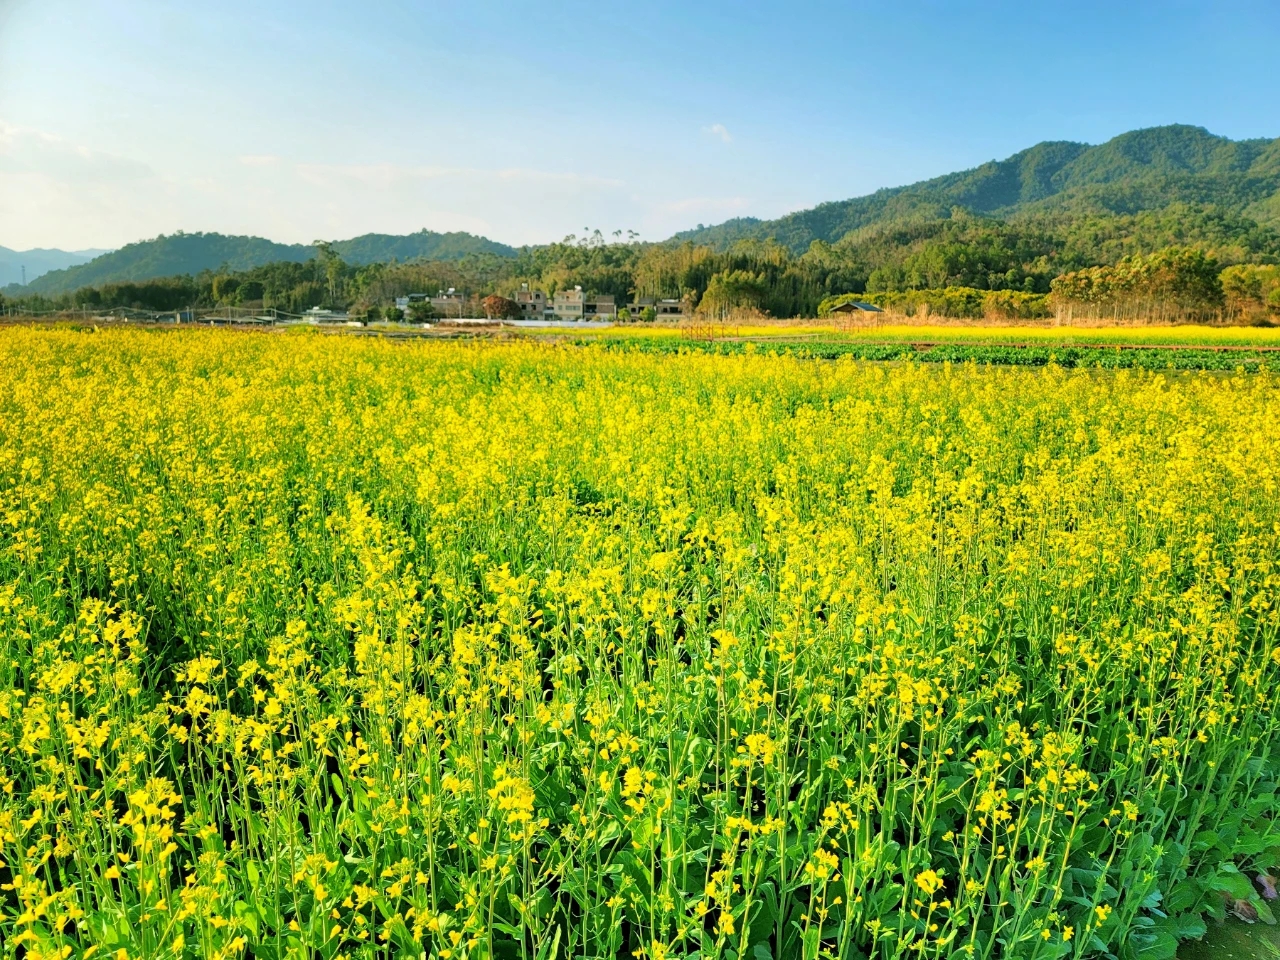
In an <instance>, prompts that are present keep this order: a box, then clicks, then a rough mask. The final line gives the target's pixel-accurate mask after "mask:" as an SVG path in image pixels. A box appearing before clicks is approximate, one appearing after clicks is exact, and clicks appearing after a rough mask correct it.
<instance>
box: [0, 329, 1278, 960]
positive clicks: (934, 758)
mask: <svg viewBox="0 0 1280 960" xmlns="http://www.w3.org/2000/svg"><path fill="white" fill-rule="evenodd" d="M949 329H950V328H949ZM1091 333H1096V331H1091ZM1124 333H1125V334H1127V335H1132V333H1131V331H1124ZM1251 334H1252V335H1256V332H1251ZM881 335H883V332H881ZM1278 472H1280V396H1278V394H1277V381H1276V380H1275V378H1274V377H1273V376H1272V375H1270V374H1267V373H1260V374H1230V373H1228V374H1214V375H1209V374H1194V373H1192V374H1180V375H1177V376H1166V375H1163V374H1155V373H1141V372H1128V371H1120V372H1101V373H1100V372H1098V371H1096V370H1092V371H1083V370H1082V371H1079V372H1074V371H1064V370H1062V369H1059V368H1057V367H1055V366H1048V367H1046V368H1041V369H1035V370H1032V369H1026V368H1000V367H981V368H980V367H977V366H972V365H968V366H966V365H924V364H917V363H912V362H905V363H899V364H895V365H893V366H883V365H876V364H869V363H857V362H853V361H850V360H836V361H815V360H804V359H798V358H795V357H788V356H767V355H764V354H763V353H749V354H744V355H741V356H717V355H712V354H707V353H684V354H659V353H648V352H642V351H630V352H626V351H618V350H606V349H600V348H598V347H595V348H593V347H575V346H569V345H566V344H555V343H536V342H529V341H527V340H520V341H514V342H491V343H464V342H389V341H383V340H377V339H372V338H370V339H362V338H354V337H339V336H332V337H330V336H302V335H300V336H283V335H280V336H273V335H268V334H243V333H233V332H219V331H212V330H197V331H185V332H172V331H170V332H163V333H162V332H150V333H148V332H140V331H108V332H100V333H96V334H95V333H76V332H70V331H34V330H22V329H6V330H0V861H2V865H0V888H2V889H0V944H3V946H2V948H0V949H2V950H3V955H4V956H6V957H12V958H19V957H21V958H31V960H36V958H55V957H56V958H63V957H88V956H99V957H112V958H118V960H128V958H147V960H151V958H178V957H184V958H197V957H250V956H251V957H254V958H284V957H323V958H336V957H343V956H345V957H367V958H374V957H379V958H381V957H386V958H391V957H397V958H398V957H422V956H427V957H434V958H442V960H457V958H477V960H478V958H485V960H488V958H520V960H553V958H566V960H567V958H582V957H595V958H604V957H609V958H612V957H625V956H634V957H640V958H645V960H670V958H675V957H688V958H692V957H698V958H734V960H766V958H775V960H784V958H804V960H817V958H821V957H839V958H851V960H852V958H861V960H869V958H878V960H887V958H917V957H927V958H935V960H943V958H951V957H961V958H964V957H979V958H1018V960H1047V958H1063V957H1073V958H1082V957H1119V958H1125V960H1139V958H1149V960H1157V958H1170V957H1172V956H1173V954H1174V951H1175V949H1176V946H1177V942H1178V940H1179V939H1185V938H1195V937H1197V936H1199V935H1201V934H1202V933H1203V932H1204V930H1205V919H1204V918H1205V917H1206V916H1215V917H1221V916H1222V915H1223V914H1224V913H1226V912H1227V911H1228V910H1235V911H1246V910H1253V911H1256V912H1257V913H1258V914H1259V915H1260V916H1261V917H1263V918H1264V919H1266V918H1268V917H1269V916H1270V914H1269V910H1268V906H1267V903H1266V901H1265V900H1263V899H1262V898H1261V897H1259V895H1258V891H1259V889H1260V888H1259V887H1257V886H1255V883H1254V878H1255V877H1256V876H1257V875H1258V874H1260V873H1262V874H1265V873H1266V872H1267V871H1268V870H1271V869H1272V868H1273V867H1274V866H1275V865H1276V863H1277V860H1278V859H1280V829H1278V828H1277V826H1276V825H1275V820H1274V818H1275V812H1276V808H1277V802H1278V801H1277V796H1276V791H1277V774H1278V773H1280V759H1278V758H1277V756H1276V746H1277V743H1278V727H1280V720H1278V719H1277V718H1276V712H1275V710H1274V703H1275V696H1276V690H1277V680H1278V679H1280V644H1278V640H1277V632H1278V628H1280V614H1278V613H1277V603H1278V602H1280V570H1278V569H1277V562H1278V561H1280V498H1278V496H1277V494H1278V492H1280V491H1278V490H1277V478H1278Z"/></svg>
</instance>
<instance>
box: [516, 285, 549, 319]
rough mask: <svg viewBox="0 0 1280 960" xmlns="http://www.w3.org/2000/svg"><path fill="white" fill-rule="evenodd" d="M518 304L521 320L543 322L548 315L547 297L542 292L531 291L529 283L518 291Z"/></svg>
mask: <svg viewBox="0 0 1280 960" xmlns="http://www.w3.org/2000/svg"><path fill="white" fill-rule="evenodd" d="M516 303H517V304H519V305H520V319H521V320H542V319H544V318H545V317H546V315H547V295H546V294H545V293H543V292H542V291H541V290H530V289H529V285H528V284H527V283H522V284H520V289H519V290H517V291H516Z"/></svg>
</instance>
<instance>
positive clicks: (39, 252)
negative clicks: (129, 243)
mask: <svg viewBox="0 0 1280 960" xmlns="http://www.w3.org/2000/svg"><path fill="white" fill-rule="evenodd" d="M110 252H111V251H109V250H43V249H39V248H37V249H35V250H10V249H9V248H8V247H0V287H7V286H8V285H9V284H11V283H16V284H21V283H22V280H23V276H24V272H25V276H26V280H27V282H28V283H30V282H31V281H32V280H35V279H36V278H37V277H40V276H43V275H44V274H46V273H48V272H49V271H50V270H62V269H65V268H66V267H74V266H77V265H79V264H81V263H88V262H89V261H90V260H92V259H93V258H94V257H99V256H101V255H102V254H104V253H110ZM24 268H25V271H24Z"/></svg>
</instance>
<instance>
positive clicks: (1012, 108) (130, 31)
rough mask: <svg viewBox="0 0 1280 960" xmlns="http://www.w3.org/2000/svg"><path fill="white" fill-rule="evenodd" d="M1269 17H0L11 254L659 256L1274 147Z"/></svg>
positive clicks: (84, 3)
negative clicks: (717, 234) (1123, 152)
mask: <svg viewBox="0 0 1280 960" xmlns="http://www.w3.org/2000/svg"><path fill="white" fill-rule="evenodd" d="M1278 61H1280V3H1277V2H1276V0H1255V2H1238V3H1231V2H1219V3H1203V2H1201V3H1186V2H1151V0H1130V2H1126V3H1117V2H1114V0H1111V2H1105V3H1102V2H1093V0H1084V2H1074V3H1056V2H1044V3H1031V2H1022V3H1012V2H985V3H977V2H971V3H941V2H897V3H834V2H817V3H804V2H792V3H779V2H750V0H737V2H720V0H715V2H696V0H685V2H674V0H673V2H654V3H618V2H608V0H595V2H590V3H588V2H582V0H561V2H550V0H543V2H524V0H520V2H493V0H448V2H418V3H410V2H391V0H363V2H360V3H337V2H330V0H306V2H302V0H253V2H245V0H222V2H217V3H212V4H199V3H192V2H189V0H183V2H159V0H133V2H125V0H112V2H106V0H0V245H4V246H9V247H13V248H19V249H21V248H27V247H33V246H57V247H62V248H64V249H79V248H86V247H109V246H117V245H120V244H123V243H126V242H129V241H131V240H135V239H140V238H144V237H149V236H154V235H156V234H158V233H161V232H166V233H167V232H172V231H175V230H179V229H182V230H187V231H195V230H217V231H222V232H229V233H251V234H257V235H261V236H267V237H271V238H272V239H276V240H281V241H290V242H298V241H310V240H313V239H316V238H331V239H338V238H345V237H349V236H353V235H356V234H359V233H365V232H370V231H380V232H390V233H405V232H409V231H412V230H416V229H420V228H422V227H428V228H431V229H436V230H470V231H472V232H476V233H482V234H485V235H487V236H490V237H493V238H494V239H497V240H504V241H507V242H510V243H517V244H518V243H536V242H545V241H548V240H553V239H559V238H560V237H562V236H564V235H565V234H567V233H571V232H575V233H576V232H581V230H582V228H583V227H590V228H599V229H601V230H603V231H605V232H606V233H608V232H612V231H614V230H619V229H621V230H627V229H631V230H636V231H638V232H639V233H640V234H641V236H643V237H644V238H645V239H651V240H658V239H664V238H665V237H667V236H669V235H670V234H671V233H672V232H674V231H676V230H678V229H683V228H686V227H691V226H694V225H696V224H698V223H700V222H701V223H716V222H720V221H722V220H725V219H727V218H729V217H733V216H741V215H753V216H760V217H774V216H778V215H780V214H782V213H785V212H788V211H791V210H796V209H802V208H804V207H808V206H812V205H814V204H816V203H820V202H822V201H825V200H838V199H844V198H847V197H851V196H857V195H860V194H864V193H868V192H870V191H872V190H875V189H877V188H879V187H884V186H893V185H898V184H903V183H909V182H913V181H916V180H920V179H923V178H926V177H930V176H935V175H938V174H942V173H948V172H951V171H953V170H958V169H964V168H968V167H972V166H975V165H977V164H979V163H982V162H984V161H986V160H989V159H993V158H1001V157H1005V156H1008V155H1009V154H1012V153H1014V152H1016V151H1017V150H1020V149H1022V148H1024V147H1027V146H1030V145H1032V144H1033V143H1036V142H1038V141H1041V140H1080V141H1085V142H1090V143H1098V142H1102V141H1104V140H1106V139H1108V138H1109V137H1111V136H1114V135H1116V134H1118V133H1121V132H1123V131H1125V130H1129V129H1134V128H1137V127H1144V126H1152V125H1156V124H1163V123H1175V122H1179V123H1192V124H1198V125H1202V126H1205V127H1207V128H1209V129H1210V130H1211V131H1213V132H1214V133H1218V134H1222V135H1225V136H1230V137H1233V138H1242V137H1275V136H1280V69H1277V67H1276V63H1277V62H1278Z"/></svg>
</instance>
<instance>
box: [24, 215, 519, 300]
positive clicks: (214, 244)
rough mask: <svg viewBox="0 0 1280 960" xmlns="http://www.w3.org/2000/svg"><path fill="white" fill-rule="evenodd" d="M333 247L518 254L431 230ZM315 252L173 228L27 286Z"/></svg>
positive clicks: (75, 285) (365, 255)
mask: <svg viewBox="0 0 1280 960" xmlns="http://www.w3.org/2000/svg"><path fill="white" fill-rule="evenodd" d="M333 249H334V251H335V252H336V253H337V254H338V255H339V256H340V257H342V258H343V259H344V260H346V261H347V262H348V263H354V264H361V265H362V264H366V263H378V262H384V261H390V260H393V259H394V260H413V259H418V258H423V259H429V260H458V259H461V258H462V257H465V256H468V255H470V254H479V253H488V254H495V255H497V256H501V257H514V256H515V255H516V250H515V248H514V247H510V246H508V245H507V244H505V243H498V242H496V241H494V240H489V239H487V238H485V237H477V236H474V235H472V234H470V233H436V232H434V231H431V230H420V231H418V232H417V233H411V234H408V235H405V236H396V235H393V234H385V233H366V234H363V235H362V236H359V237H353V238H351V239H350V240H339V241H337V242H335V243H334V244H333ZM315 255H316V248H315V247H313V246H310V245H308V244H301V243H295V244H288V243H275V242H274V241H271V240H264V239H263V238H261V237H242V236H228V235H225V234H221V233H175V234H171V235H168V236H165V235H161V236H159V237H156V238H155V239H153V240H141V241H139V242H137V243H131V244H128V245H127V246H124V247H121V248H120V249H119V250H115V251H112V252H110V253H106V254H104V255H102V256H99V257H97V258H95V259H92V260H89V261H88V262H81V263H79V264H78V265H72V266H67V267H66V268H65V269H61V270H51V271H49V272H48V273H45V274H44V275H43V276H40V277H38V278H36V279H34V280H32V277H31V274H30V271H29V270H28V275H27V279H28V283H27V290H28V291H30V292H32V293H39V294H44V295H46V296H49V295H55V294H59V293H67V292H70V291H72V290H77V289H79V288H80V287H90V286H101V285H102V284H104V283H116V282H120V281H127V280H135V281H136V280H150V279H153V278H156V277H172V276H179V275H182V274H192V275H194V274H198V273H201V272H203V271H205V270H217V269H219V268H221V267H224V266H225V267H226V268H228V269H229V270H249V269H252V268H253V267H260V266H262V265H263V264H267V263H273V262H276V261H280V260H291V261H294V262H297V263H302V262H305V261H307V260H310V259H311V258H312V257H314V256H315Z"/></svg>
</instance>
